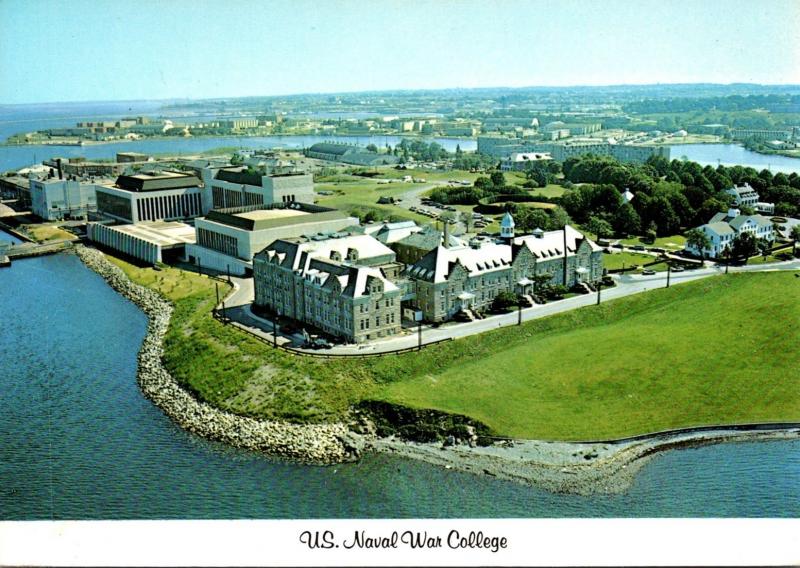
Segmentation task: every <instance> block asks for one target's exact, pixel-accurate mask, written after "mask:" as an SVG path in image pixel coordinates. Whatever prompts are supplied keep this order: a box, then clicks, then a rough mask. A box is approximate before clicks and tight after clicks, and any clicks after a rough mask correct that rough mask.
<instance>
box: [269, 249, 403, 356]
mask: <svg viewBox="0 0 800 568" xmlns="http://www.w3.org/2000/svg"><path fill="white" fill-rule="evenodd" d="M396 265H397V263H396V262H395V254H394V252H392V250H391V249H389V248H388V247H386V245H384V244H383V243H381V242H379V241H378V240H376V239H375V238H373V237H371V236H369V235H355V236H349V237H343V238H327V239H322V240H308V239H279V240H277V241H275V242H273V243H272V244H271V245H269V246H268V247H267V248H266V249H264V250H263V251H261V252H260V253H258V254H257V255H256V256H255V258H254V259H253V276H254V285H255V305H256V306H258V307H261V308H266V309H269V310H270V311H273V312H275V313H277V314H278V315H280V316H285V317H289V318H292V319H294V320H297V321H299V322H302V323H305V324H308V325H311V326H314V327H315V328H317V329H319V330H322V331H323V332H325V333H327V334H329V335H331V336H334V337H338V338H341V339H343V340H345V341H348V342H354V343H361V342H363V341H368V340H372V339H378V338H381V337H388V336H391V335H394V334H397V333H399V332H400V328H401V324H400V317H401V316H400V313H401V312H400V302H401V294H402V292H401V290H400V288H399V287H398V286H397V285H396V284H394V283H393V282H392V281H391V280H390V279H389V278H387V276H386V274H387V273H390V272H392V271H393V270H395V269H396Z"/></svg>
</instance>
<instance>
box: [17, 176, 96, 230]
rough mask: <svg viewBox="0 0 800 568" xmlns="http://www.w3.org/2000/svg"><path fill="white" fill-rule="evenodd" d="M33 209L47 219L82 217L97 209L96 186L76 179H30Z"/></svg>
mask: <svg viewBox="0 0 800 568" xmlns="http://www.w3.org/2000/svg"><path fill="white" fill-rule="evenodd" d="M30 192H31V210H32V211H33V212H34V213H35V214H36V215H38V216H39V217H41V218H42V219H44V220H45V221H56V220H62V219H75V218H82V217H85V216H86V215H88V214H89V212H93V211H97V198H96V196H95V186H94V184H92V183H88V182H82V181H78V180H74V179H58V178H57V177H53V178H47V179H43V180H36V179H31V180H30Z"/></svg>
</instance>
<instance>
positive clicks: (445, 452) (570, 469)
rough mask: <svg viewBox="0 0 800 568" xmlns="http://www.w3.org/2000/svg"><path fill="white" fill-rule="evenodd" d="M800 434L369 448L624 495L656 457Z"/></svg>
mask: <svg viewBox="0 0 800 568" xmlns="http://www.w3.org/2000/svg"><path fill="white" fill-rule="evenodd" d="M797 438H800V425H798V426H796V427H790V428H787V427H785V426H776V427H775V428H774V429H768V428H761V427H760V428H758V429H740V428H739V427H731V428H728V429H726V428H724V427H720V428H719V429H713V430H701V431H694V432H683V433H676V434H669V433H667V434H664V435H656V436H653V437H641V438H637V439H635V440H630V441H623V442H592V443H579V442H545V441H539V440H515V441H513V442H512V441H509V442H506V443H501V444H495V445H492V446H487V447H480V446H476V447H470V446H469V445H454V446H449V447H447V446H443V445H442V444H433V443H427V444H423V443H411V442H407V441H403V440H397V439H393V438H389V439H376V440H373V441H371V442H370V443H369V444H368V445H367V449H371V450H374V451H378V452H384V453H389V454H395V455H399V456H403V457H408V458H415V459H420V460H423V461H426V462H429V463H432V464H436V465H439V466H441V467H444V468H446V469H453V470H458V471H465V472H469V473H474V474H479V475H489V476H492V477H497V478H498V479H506V480H509V481H515V482H519V483H524V484H526V485H531V486H535V487H539V488H542V489H546V490H548V491H552V492H556V493H572V494H578V495H591V494H598V493H604V494H610V493H623V492H625V491H626V490H627V489H628V488H629V487H630V486H631V484H632V483H633V480H634V478H635V476H636V473H637V472H638V471H639V470H640V469H641V468H642V467H643V466H644V465H645V464H646V463H647V462H648V461H649V460H650V459H652V458H653V456H654V455H656V454H658V453H659V452H663V451H666V450H671V449H678V448H690V447H696V446H702V445H707V444H718V443H722V442H747V441H755V440H785V439H797Z"/></svg>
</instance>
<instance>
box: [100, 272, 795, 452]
mask: <svg viewBox="0 0 800 568" xmlns="http://www.w3.org/2000/svg"><path fill="white" fill-rule="evenodd" d="M112 261H113V262H115V263H116V264H118V265H119V266H121V267H122V268H123V270H125V271H126V273H127V274H128V275H129V276H130V277H131V279H133V280H134V281H136V282H139V283H142V284H145V285H147V286H150V287H153V288H155V289H157V290H159V291H161V292H162V293H163V294H164V295H165V296H167V297H168V298H169V299H171V300H172V301H173V302H174V304H175V313H174V315H173V318H172V321H171V322H170V328H169V331H168V333H167V336H166V340H165V356H164V361H165V364H166V366H167V368H168V369H170V371H171V372H172V373H173V374H174V376H175V377H176V379H177V380H178V381H180V382H181V383H182V384H183V385H185V386H186V387H187V388H188V389H189V390H191V391H192V392H194V393H195V394H196V396H198V398H200V399H202V400H206V401H208V402H210V403H212V404H214V405H216V406H218V407H220V408H224V409H227V410H230V411H232V412H236V413H240V414H244V415H248V416H257V417H263V418H271V419H285V420H292V421H297V422H324V421H331V420H338V419H342V418H344V417H345V416H346V414H347V412H348V409H349V408H350V406H351V405H352V404H355V403H357V402H359V401H362V400H368V399H378V400H386V401H390V402H395V403H399V404H406V405H409V406H413V407H420V408H422V407H424V408H436V409H440V410H444V411H450V412H457V413H462V414H466V415H468V416H471V417H473V418H476V419H479V420H481V421H483V422H485V423H486V424H488V425H489V426H490V427H491V428H493V429H494V430H495V431H496V432H497V433H499V434H504V435H511V436H517V437H531V438H547V439H580V438H603V437H615V436H624V435H628V434H635V433H643V432H648V431H653V430H658V429H663V428H672V427H679V426H691V425H696V424H707V423H726V422H747V421H760V420H765V421H766V420H798V419H800V379H798V377H797V373H796V369H797V368H798V366H800V358H799V357H798V351H797V349H796V347H795V346H796V345H797V341H798V339H800V337H798V331H797V322H798V321H800V284H798V279H796V278H795V277H794V275H793V274H791V273H762V274H735V275H733V274H732V275H729V276H726V277H716V278H710V279H707V280H702V281H698V282H694V283H689V284H682V285H681V286H675V287H672V288H670V289H668V290H665V289H661V290H656V291H652V292H648V293H647V294H642V295H637V296H632V297H630V298H625V299H622V300H617V301H612V302H607V303H603V304H601V305H600V306H593V307H589V308H583V309H580V310H576V311H572V312H569V313H566V314H561V315H557V316H553V317H549V318H544V319H541V320H536V321H532V322H528V323H526V324H524V325H522V326H521V327H510V328H504V329H499V330H496V331H492V332H488V333H484V334H481V335H478V336H472V337H468V338H465V339H459V340H457V341H452V342H448V343H446V344H441V345H438V346H434V347H430V348H427V349H425V350H423V351H422V352H420V353H411V354H404V355H388V356H385V357H380V358H374V359H365V360H352V359H348V360H331V361H326V360H317V359H312V358H305V357H297V356H293V355H290V354H288V353H285V352H283V351H280V350H274V349H272V348H270V347H269V346H267V345H265V344H264V343H262V342H260V341H258V340H256V339H254V338H252V337H251V336H249V335H247V334H245V333H243V332H241V331H239V330H237V329H235V328H233V327H229V326H224V325H222V324H221V323H220V322H218V321H216V320H214V319H213V318H212V317H211V316H210V313H209V312H210V310H211V309H212V307H213V305H214V303H215V291H214V288H215V285H216V281H214V280H211V279H209V278H207V277H205V276H199V275H197V274H195V273H192V272H186V271H182V270H178V269H174V268H167V269H164V270H162V271H155V270H153V269H152V268H138V267H135V266H132V265H130V264H128V263H126V262H123V261H120V260H116V259H112ZM219 286H220V293H223V292H224V291H226V286H225V285H224V284H222V283H220V284H219ZM755 330H758V331H755ZM764 338H768V339H767V340H765V339H764Z"/></svg>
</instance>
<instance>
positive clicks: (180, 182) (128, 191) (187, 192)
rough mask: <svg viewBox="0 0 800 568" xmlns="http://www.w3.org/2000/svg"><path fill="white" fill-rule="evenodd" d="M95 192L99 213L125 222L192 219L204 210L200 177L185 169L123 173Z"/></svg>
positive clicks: (101, 185) (97, 188) (99, 185)
mask: <svg viewBox="0 0 800 568" xmlns="http://www.w3.org/2000/svg"><path fill="white" fill-rule="evenodd" d="M95 192H96V194H97V211H98V213H99V214H101V215H103V216H105V217H108V218H111V219H115V220H117V221H121V222H123V223H140V222H142V221H175V220H179V219H192V218H194V217H198V216H200V215H202V214H203V211H204V209H203V202H202V195H203V188H202V185H201V183H200V180H199V179H197V178H196V177H195V176H193V175H190V174H185V173H183V172H172V171H162V172H141V173H138V174H133V175H121V176H119V177H118V178H117V180H116V181H115V182H114V183H105V184H97V185H96V186H95Z"/></svg>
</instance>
